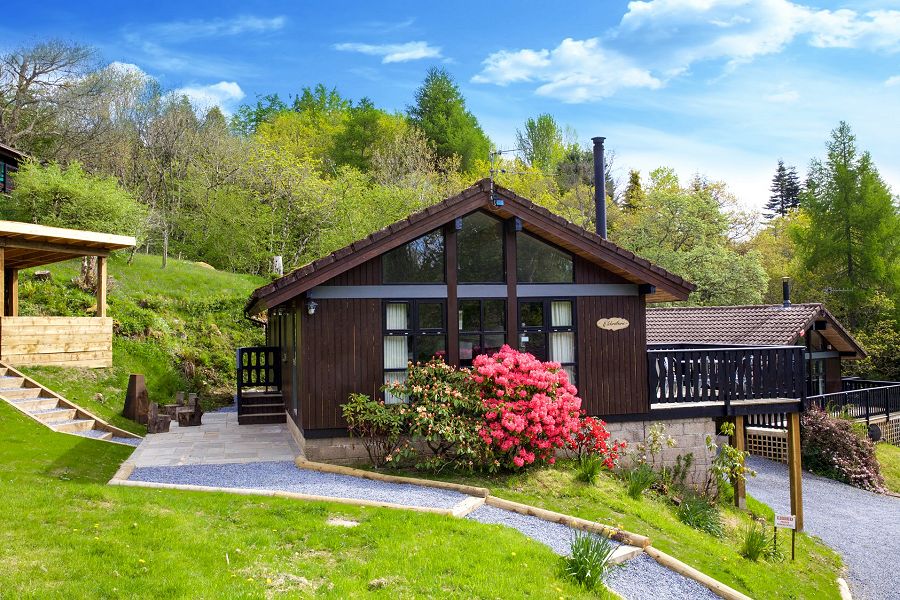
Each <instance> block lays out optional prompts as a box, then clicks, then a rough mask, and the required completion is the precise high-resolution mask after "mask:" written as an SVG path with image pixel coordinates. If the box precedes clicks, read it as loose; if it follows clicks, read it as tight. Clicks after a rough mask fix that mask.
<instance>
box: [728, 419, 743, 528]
mask: <svg viewBox="0 0 900 600" xmlns="http://www.w3.org/2000/svg"><path fill="white" fill-rule="evenodd" d="M745 431H746V430H745V428H744V416H743V415H736V416H735V417H734V448H735V450H737V451H738V452H743V451H744V440H745V435H746V433H745ZM731 483H732V485H733V486H734V505H735V506H737V507H738V508H740V509H741V510H746V508H747V481H746V480H745V479H744V478H743V477H738V478H735V481H732V482H731Z"/></svg>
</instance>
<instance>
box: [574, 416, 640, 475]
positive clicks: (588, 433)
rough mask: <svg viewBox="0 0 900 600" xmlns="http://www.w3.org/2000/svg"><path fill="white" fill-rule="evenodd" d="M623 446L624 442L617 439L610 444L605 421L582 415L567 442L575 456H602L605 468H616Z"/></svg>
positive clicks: (579, 457) (580, 457)
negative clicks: (578, 424) (576, 428)
mask: <svg viewBox="0 0 900 600" xmlns="http://www.w3.org/2000/svg"><path fill="white" fill-rule="evenodd" d="M625 447H626V444H625V442H619V441H618V440H617V441H615V442H613V444H612V445H610V444H609V432H608V431H607V430H606V423H604V422H603V420H601V419H595V418H594V417H584V418H583V419H582V420H581V425H580V426H579V428H578V430H577V431H575V433H574V435H573V436H572V440H571V442H570V443H569V449H570V450H572V451H574V452H575V457H576V458H578V459H579V460H581V459H583V458H584V457H585V456H588V455H599V456H601V457H602V458H603V461H602V462H603V465H604V466H605V467H606V468H607V469H614V468H616V465H617V464H618V460H619V456H620V455H621V453H622V451H623V450H625Z"/></svg>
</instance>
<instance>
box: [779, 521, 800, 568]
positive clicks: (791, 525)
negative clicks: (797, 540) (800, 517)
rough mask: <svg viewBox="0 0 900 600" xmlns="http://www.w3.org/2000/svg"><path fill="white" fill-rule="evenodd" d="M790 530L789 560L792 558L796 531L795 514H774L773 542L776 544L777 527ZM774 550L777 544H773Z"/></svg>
mask: <svg viewBox="0 0 900 600" xmlns="http://www.w3.org/2000/svg"><path fill="white" fill-rule="evenodd" d="M779 528H781V529H790V530H791V560H794V536H795V534H796V533H797V516H796V515H779V514H776V515H775V544H778V529H779ZM775 548H776V550H777V549H778V546H777V545H776V546H775Z"/></svg>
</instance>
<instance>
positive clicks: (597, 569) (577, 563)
mask: <svg viewBox="0 0 900 600" xmlns="http://www.w3.org/2000/svg"><path fill="white" fill-rule="evenodd" d="M614 551H615V546H613V544H612V542H610V541H609V539H607V538H605V537H601V536H598V535H592V534H589V533H578V534H576V535H575V538H574V539H573V540H572V544H571V546H570V552H571V555H570V556H567V557H566V559H565V561H566V573H567V574H568V575H569V577H571V578H572V579H574V580H575V581H576V582H578V583H579V584H581V585H582V586H584V587H585V588H587V589H589V590H595V589H597V588H598V587H600V586H601V585H602V584H603V580H604V579H606V576H607V575H608V574H609V571H610V570H611V569H612V568H613V567H614V566H615V565H614V564H613V563H612V562H610V559H611V558H612V555H613V552H614Z"/></svg>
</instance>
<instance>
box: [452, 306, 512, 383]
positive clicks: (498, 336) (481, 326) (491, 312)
mask: <svg viewBox="0 0 900 600" xmlns="http://www.w3.org/2000/svg"><path fill="white" fill-rule="evenodd" d="M458 316H459V365H460V366H461V367H469V366H471V365H472V360H473V359H474V358H475V357H476V356H478V355H479V354H494V353H495V352H497V351H499V350H500V347H501V346H503V344H505V343H506V300H469V299H465V300H460V301H459V315H458Z"/></svg>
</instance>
